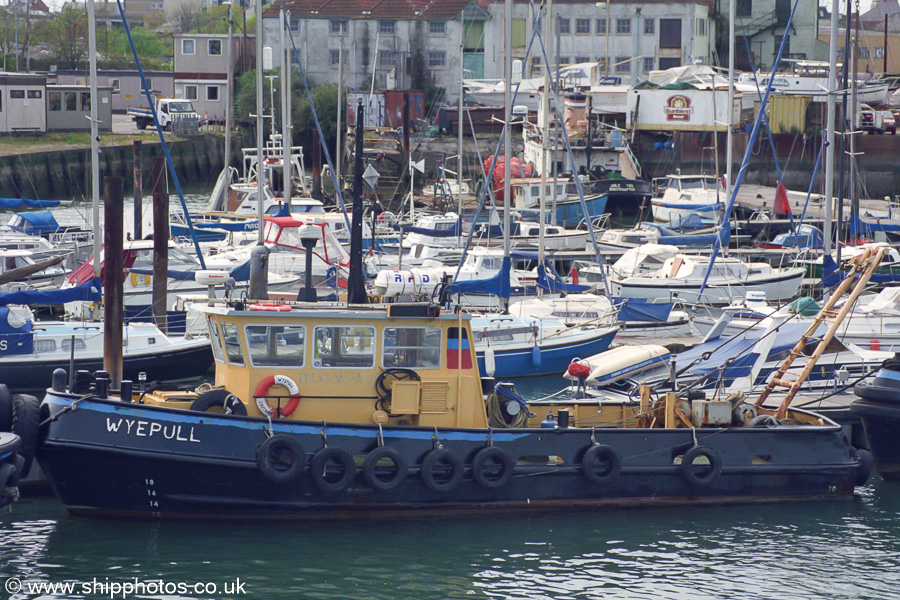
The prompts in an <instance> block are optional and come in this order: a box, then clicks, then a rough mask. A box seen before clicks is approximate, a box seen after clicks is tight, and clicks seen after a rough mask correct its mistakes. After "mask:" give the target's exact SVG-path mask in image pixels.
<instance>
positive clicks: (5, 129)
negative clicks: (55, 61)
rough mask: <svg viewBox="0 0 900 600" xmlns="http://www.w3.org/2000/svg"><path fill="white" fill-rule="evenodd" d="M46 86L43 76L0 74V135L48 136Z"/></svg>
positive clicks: (1, 72) (2, 72)
mask: <svg viewBox="0 0 900 600" xmlns="http://www.w3.org/2000/svg"><path fill="white" fill-rule="evenodd" d="M46 85H47V78H46V77H45V76H43V75H33V74H29V73H7V72H4V71H0V134H11V135H34V134H42V133H46V132H47V114H46V109H45V104H44V102H45V99H44V92H45V87H46Z"/></svg>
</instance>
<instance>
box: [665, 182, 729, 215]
mask: <svg viewBox="0 0 900 600" xmlns="http://www.w3.org/2000/svg"><path fill="white" fill-rule="evenodd" d="M664 187H665V191H664V192H663V194H662V197H659V198H653V199H652V200H651V201H650V205H651V207H652V209H653V218H654V219H656V220H657V221H662V222H664V223H668V222H670V221H673V220H675V219H676V218H679V217H686V216H687V215H690V214H692V213H698V214H700V215H701V216H703V217H707V218H711V219H715V220H718V218H719V216H721V214H722V211H723V209H724V207H725V205H724V202H725V200H726V198H725V190H724V189H723V188H722V181H721V180H720V179H719V178H718V177H716V176H715V175H681V174H676V175H668V176H667V177H666V183H665V186H664Z"/></svg>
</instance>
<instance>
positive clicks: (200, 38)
mask: <svg viewBox="0 0 900 600" xmlns="http://www.w3.org/2000/svg"><path fill="white" fill-rule="evenodd" d="M232 41H233V44H234V45H233V48H232V65H231V67H232V73H236V72H237V67H238V64H239V62H240V58H241V56H242V53H241V51H240V47H241V45H243V46H244V48H245V49H249V47H250V46H253V45H254V44H255V43H256V36H234V38H233V40H232ZM174 76H175V89H174V93H173V97H175V98H184V99H186V100H191V101H192V102H193V104H194V110H195V111H197V113H198V114H199V115H200V116H201V117H203V116H206V117H208V118H209V120H211V121H224V120H225V95H226V93H227V91H228V35H227V34H201V33H183V34H177V35H176V36H175V71H174Z"/></svg>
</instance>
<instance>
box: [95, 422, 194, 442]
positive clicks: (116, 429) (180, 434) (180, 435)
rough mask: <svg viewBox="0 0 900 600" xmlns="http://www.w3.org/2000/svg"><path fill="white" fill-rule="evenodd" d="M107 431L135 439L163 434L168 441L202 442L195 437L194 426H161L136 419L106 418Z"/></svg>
mask: <svg viewBox="0 0 900 600" xmlns="http://www.w3.org/2000/svg"><path fill="white" fill-rule="evenodd" d="M123 425H124V427H123ZM106 431H108V432H109V433H122V434H125V435H133V436H135V437H153V436H157V437H158V436H159V434H162V436H163V437H164V438H166V439H167V440H175V441H176V442H191V443H195V444H199V443H200V440H198V439H197V437H196V436H195V435H194V426H193V425H191V427H190V428H188V427H184V428H182V426H181V425H165V426H163V425H160V424H159V423H153V422H151V421H140V420H136V419H118V420H116V419H111V418H110V417H106Z"/></svg>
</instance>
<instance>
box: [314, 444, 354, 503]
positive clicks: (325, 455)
mask: <svg viewBox="0 0 900 600" xmlns="http://www.w3.org/2000/svg"><path fill="white" fill-rule="evenodd" d="M329 465H335V466H337V467H338V471H337V473H338V475H337V478H335V474H334V471H333V470H331V471H330V470H329ZM309 476H310V477H311V478H312V480H313V483H314V484H315V485H316V487H317V488H319V489H320V490H322V491H323V492H327V493H329V494H336V493H338V492H343V491H344V490H345V489H347V487H348V486H349V485H350V483H351V482H352V481H353V478H354V477H356V463H355V462H354V461H353V455H351V454H350V452H348V451H347V450H344V449H343V448H337V447H332V448H322V449H321V450H319V451H318V452H316V453H315V454H313V457H312V459H311V460H310V461H309Z"/></svg>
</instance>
